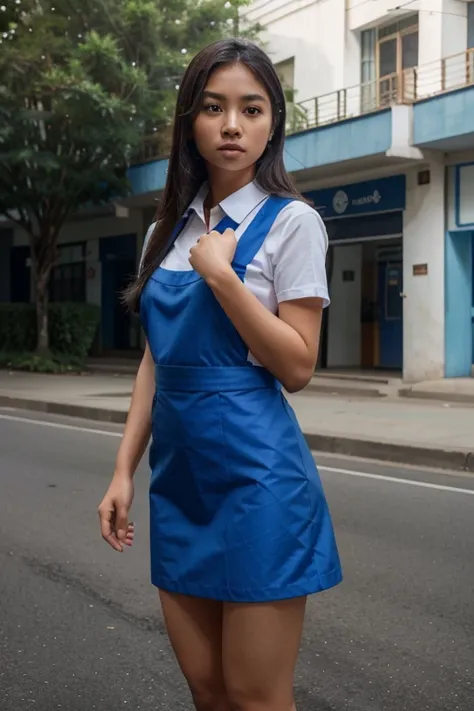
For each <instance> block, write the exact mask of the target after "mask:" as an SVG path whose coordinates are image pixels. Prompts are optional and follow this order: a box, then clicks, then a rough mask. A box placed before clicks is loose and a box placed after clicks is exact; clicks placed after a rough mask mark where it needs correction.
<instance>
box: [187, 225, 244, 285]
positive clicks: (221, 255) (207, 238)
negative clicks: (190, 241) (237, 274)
mask: <svg viewBox="0 0 474 711" xmlns="http://www.w3.org/2000/svg"><path fill="white" fill-rule="evenodd" d="M236 247H237V240H236V237H235V232H234V230H231V229H230V228H229V229H227V230H225V232H223V234H220V233H219V232H216V231H215V230H213V231H212V232H209V234H206V235H203V236H202V237H200V238H199V241H198V243H197V244H196V245H195V246H194V247H193V248H192V249H191V251H190V253H189V262H190V264H191V266H192V268H193V269H195V270H196V271H197V272H198V274H200V275H201V276H202V278H203V279H204V280H205V281H208V280H209V279H212V278H213V277H215V276H218V275H219V274H220V273H222V272H223V271H225V270H229V269H230V265H231V263H232V260H233V258H234V254H235V249H236Z"/></svg>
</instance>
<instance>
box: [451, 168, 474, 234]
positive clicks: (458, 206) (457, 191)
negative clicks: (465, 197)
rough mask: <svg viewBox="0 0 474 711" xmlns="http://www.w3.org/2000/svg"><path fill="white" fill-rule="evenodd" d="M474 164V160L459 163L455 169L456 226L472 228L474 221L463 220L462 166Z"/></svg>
mask: <svg viewBox="0 0 474 711" xmlns="http://www.w3.org/2000/svg"><path fill="white" fill-rule="evenodd" d="M472 165H474V161H471V162H470V163H458V164H457V165H456V166H455V169H454V221H455V223H456V227H464V228H472V227H474V222H461V219H460V215H461V168H466V167H468V166H472Z"/></svg>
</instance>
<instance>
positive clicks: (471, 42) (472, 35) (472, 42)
mask: <svg viewBox="0 0 474 711" xmlns="http://www.w3.org/2000/svg"><path fill="white" fill-rule="evenodd" d="M467 48H468V49H474V3H472V2H470V3H469V5H468V6H467Z"/></svg>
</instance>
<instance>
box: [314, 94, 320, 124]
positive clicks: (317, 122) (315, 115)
mask: <svg viewBox="0 0 474 711" xmlns="http://www.w3.org/2000/svg"><path fill="white" fill-rule="evenodd" d="M314 125H315V126H319V106H318V97H317V96H315V97H314Z"/></svg>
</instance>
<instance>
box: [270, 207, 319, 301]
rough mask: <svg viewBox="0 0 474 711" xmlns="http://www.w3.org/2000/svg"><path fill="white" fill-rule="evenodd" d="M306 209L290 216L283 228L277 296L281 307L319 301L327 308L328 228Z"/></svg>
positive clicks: (275, 261)
mask: <svg viewBox="0 0 474 711" xmlns="http://www.w3.org/2000/svg"><path fill="white" fill-rule="evenodd" d="M300 205H301V203H300ZM304 207H305V208H306V209H304V211H299V212H298V213H296V214H289V215H288V216H287V217H285V219H284V220H283V223H282V224H281V232H280V234H279V239H278V243H277V244H276V245H275V249H274V251H273V255H272V265H273V282H274V288H275V293H276V297H277V301H278V303H281V302H282V301H290V300H291V299H304V298H307V297H318V298H320V299H322V300H323V306H324V307H326V306H328V305H329V293H328V284H327V276H326V253H327V248H328V237H327V232H326V227H325V226H324V222H323V220H322V219H321V216H320V215H319V214H318V213H317V212H316V211H315V210H313V209H311V208H308V207H307V206H306V205H304Z"/></svg>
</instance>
